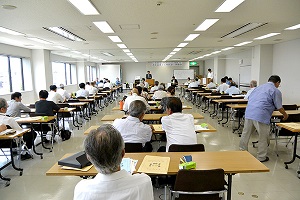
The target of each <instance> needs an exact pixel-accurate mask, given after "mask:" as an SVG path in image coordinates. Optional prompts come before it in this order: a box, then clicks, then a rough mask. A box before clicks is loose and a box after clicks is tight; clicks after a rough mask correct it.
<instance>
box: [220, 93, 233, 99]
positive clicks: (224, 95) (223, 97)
mask: <svg viewBox="0 0 300 200" xmlns="http://www.w3.org/2000/svg"><path fill="white" fill-rule="evenodd" d="M221 99H232V96H229V95H228V94H223V95H222V96H221Z"/></svg>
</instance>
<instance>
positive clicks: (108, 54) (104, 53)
mask: <svg viewBox="0 0 300 200" xmlns="http://www.w3.org/2000/svg"><path fill="white" fill-rule="evenodd" d="M102 54H103V55H106V56H110V57H111V56H114V55H113V54H111V53H108V52H103V53H102Z"/></svg>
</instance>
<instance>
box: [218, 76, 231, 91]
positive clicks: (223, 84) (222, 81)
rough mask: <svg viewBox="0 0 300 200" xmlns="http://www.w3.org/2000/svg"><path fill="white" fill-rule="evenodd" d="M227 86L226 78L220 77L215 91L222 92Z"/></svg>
mask: <svg viewBox="0 0 300 200" xmlns="http://www.w3.org/2000/svg"><path fill="white" fill-rule="evenodd" d="M228 88H229V86H228V85H227V84H226V79H225V78H221V84H220V85H219V86H218V87H217V90H216V92H220V93H224V92H225V91H226V90H227V89H228Z"/></svg>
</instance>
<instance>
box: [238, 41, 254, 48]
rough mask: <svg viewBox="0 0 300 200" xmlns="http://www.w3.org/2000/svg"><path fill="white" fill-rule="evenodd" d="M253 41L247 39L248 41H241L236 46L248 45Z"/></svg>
mask: <svg viewBox="0 0 300 200" xmlns="http://www.w3.org/2000/svg"><path fill="white" fill-rule="evenodd" d="M251 42H252V41H246V42H242V43H239V44H236V45H234V46H235V47H240V46H243V45H246V44H250V43H251Z"/></svg>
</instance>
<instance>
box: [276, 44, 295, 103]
mask: <svg viewBox="0 0 300 200" xmlns="http://www.w3.org/2000/svg"><path fill="white" fill-rule="evenodd" d="M272 73H273V74H276V75H278V76H280V77H281V86H280V87H279V89H280V90H281V92H282V96H283V103H284V104H294V103H297V104H299V103H300V92H299V75H300V39H298V40H293V41H289V42H283V43H280V44H275V45H274V46H273V71H272Z"/></svg>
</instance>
